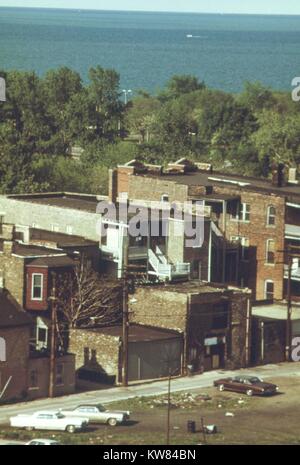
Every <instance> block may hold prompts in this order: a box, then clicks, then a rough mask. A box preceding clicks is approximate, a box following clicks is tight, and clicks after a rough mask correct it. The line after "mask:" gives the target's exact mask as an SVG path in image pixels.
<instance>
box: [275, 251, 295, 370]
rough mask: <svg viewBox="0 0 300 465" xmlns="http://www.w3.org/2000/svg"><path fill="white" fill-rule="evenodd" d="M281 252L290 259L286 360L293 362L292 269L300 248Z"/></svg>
mask: <svg viewBox="0 0 300 465" xmlns="http://www.w3.org/2000/svg"><path fill="white" fill-rule="evenodd" d="M292 249H294V250H298V251H299V252H298V253H295V252H292ZM279 252H282V253H285V254H287V259H288V279H287V296H286V300H287V319H286V344H285V360H286V361H287V362H290V361H291V355H292V347H291V346H292V268H293V258H300V246H299V245H293V246H291V245H288V246H287V249H285V250H279Z"/></svg>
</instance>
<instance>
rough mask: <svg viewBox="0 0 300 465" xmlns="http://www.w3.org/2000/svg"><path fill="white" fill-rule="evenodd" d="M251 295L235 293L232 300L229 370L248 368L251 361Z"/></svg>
mask: <svg viewBox="0 0 300 465" xmlns="http://www.w3.org/2000/svg"><path fill="white" fill-rule="evenodd" d="M249 299H251V294H250V293H243V294H242V293H240V292H233V294H232V297H231V300H230V312H231V331H230V335H231V348H230V352H231V353H230V354H229V358H228V361H227V368H228V369H231V368H233V369H234V368H238V367H240V366H246V365H247V364H248V363H249V361H250V346H251V309H250V308H249Z"/></svg>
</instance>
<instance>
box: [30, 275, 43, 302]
mask: <svg viewBox="0 0 300 465" xmlns="http://www.w3.org/2000/svg"><path fill="white" fill-rule="evenodd" d="M31 299H32V300H43V275H42V274H39V273H33V275H32V288H31Z"/></svg>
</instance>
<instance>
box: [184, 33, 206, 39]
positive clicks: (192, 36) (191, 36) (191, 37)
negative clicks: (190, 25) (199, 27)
mask: <svg viewBox="0 0 300 465" xmlns="http://www.w3.org/2000/svg"><path fill="white" fill-rule="evenodd" d="M186 37H187V38H188V39H201V38H203V37H201V36H194V35H193V34H187V35H186Z"/></svg>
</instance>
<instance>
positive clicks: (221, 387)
mask: <svg viewBox="0 0 300 465" xmlns="http://www.w3.org/2000/svg"><path fill="white" fill-rule="evenodd" d="M219 391H221V392H222V391H225V386H224V384H220V386H219Z"/></svg>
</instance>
